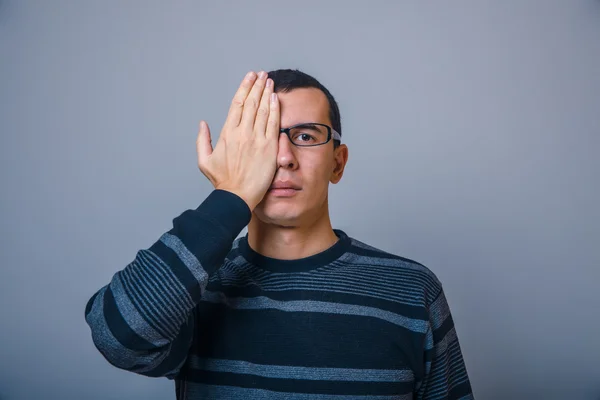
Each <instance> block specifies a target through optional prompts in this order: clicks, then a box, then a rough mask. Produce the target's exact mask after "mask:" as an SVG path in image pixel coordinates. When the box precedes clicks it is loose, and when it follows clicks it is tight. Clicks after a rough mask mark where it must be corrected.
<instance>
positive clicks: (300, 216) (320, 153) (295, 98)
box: [254, 88, 348, 227]
mask: <svg viewBox="0 0 600 400" xmlns="http://www.w3.org/2000/svg"><path fill="white" fill-rule="evenodd" d="M277 96H278V97H279V103H280V107H281V127H282V128H287V127H290V126H292V125H296V124H300V123H306V122H316V123H322V124H326V125H329V126H331V121H330V120H329V103H328V101H327V97H326V96H325V94H324V93H323V92H322V91H320V90H318V89H314V88H302V89H294V90H292V91H290V92H288V93H282V92H279V93H277ZM347 158H348V150H347V147H346V146H345V145H340V146H339V147H338V148H337V149H335V151H334V149H333V139H332V140H331V141H329V142H328V143H327V144H324V145H321V146H314V147H297V146H294V145H293V144H292V143H291V142H290V140H289V138H288V136H287V135H285V134H281V135H280V136H279V152H278V154H277V167H278V169H277V172H276V173H275V179H274V180H273V182H278V181H289V182H292V183H293V184H295V185H297V186H299V187H300V189H299V190H296V191H295V192H294V193H293V194H292V195H291V196H285V195H284V194H282V193H279V192H277V191H268V192H267V193H266V194H265V197H264V198H263V200H262V201H261V203H260V204H259V205H258V206H257V207H256V208H255V210H254V211H255V213H256V216H257V217H258V218H259V219H260V220H261V221H263V222H265V223H269V224H276V225H281V226H290V227H291V226H298V225H300V224H301V223H302V224H303V225H304V224H307V223H308V224H310V223H311V222H313V221H315V220H317V219H319V218H321V217H322V216H323V214H324V213H325V212H326V211H327V194H328V188H329V182H332V183H334V184H335V183H337V182H339V180H340V179H341V178H342V174H343V171H344V166H345V164H346V161H347Z"/></svg>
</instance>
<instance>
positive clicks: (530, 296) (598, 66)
mask: <svg viewBox="0 0 600 400" xmlns="http://www.w3.org/2000/svg"><path fill="white" fill-rule="evenodd" d="M277 68H298V69H300V70H302V71H304V72H306V73H309V74H311V75H313V76H315V77H316V78H317V79H319V80H320V81H321V82H322V83H323V84H324V85H325V86H326V87H328V88H329V89H330V90H331V92H332V93H333V95H334V96H335V97H336V99H337V100H338V102H339V105H340V108H341V115H342V127H343V128H342V131H343V140H344V142H345V143H346V144H347V145H348V146H349V162H348V165H347V168H346V172H345V175H344V177H343V179H342V181H341V182H340V183H339V184H338V185H332V186H331V189H330V208H331V215H332V221H333V224H334V227H336V228H339V229H343V230H345V231H346V232H347V233H348V234H349V235H350V236H352V237H355V238H357V239H359V240H362V241H364V242H366V243H368V244H371V245H373V246H376V247H379V248H381V249H383V250H386V251H389V252H392V253H395V254H398V255H401V256H404V257H408V258H412V259H415V260H417V261H420V262H421V263H423V264H425V265H427V266H428V267H429V268H430V269H431V270H433V271H434V272H435V273H436V274H437V276H438V277H439V278H440V280H441V281H442V282H443V284H444V287H445V290H446V293H447V297H448V299H449V302H450V305H451V309H452V311H453V315H454V319H455V323H456V326H457V331H458V335H459V339H460V341H461V345H462V349H463V354H464V357H465V360H466V363H467V369H468V372H469V374H470V377H471V380H472V385H473V389H474V393H475V396H476V398H478V399H492V400H495V399H568V400H577V399H598V398H599V396H600V367H599V364H598V362H599V360H600V341H599V337H600V321H599V318H600V294H599V293H600V290H598V284H599V281H600V272H599V267H600V256H599V248H600V228H599V226H600V211H599V204H600V188H599V186H600V178H599V177H598V174H599V172H600V161H599V156H598V151H599V149H600V140H599V135H600V1H597V0H569V1H563V0H503V1H480V0H471V1H468V0H462V1H461V0H459V1H452V2H450V1H429V2H426V1H391V0H390V1H253V2H246V1H173V2H166V1H141V0H139V1H133V0H130V1H116V0H112V1H75V0H72V1H59V0H53V1H43V0H38V1H33V0H29V1H17V0H0V101H1V107H0V132H1V144H0V157H1V158H0V167H1V169H0V177H1V186H0V187H1V190H2V192H1V196H0V199H1V200H0V201H1V221H2V223H1V228H0V234H1V237H0V239H1V241H0V250H1V254H0V255H1V262H2V264H1V267H0V268H1V269H0V324H1V329H0V399H2V400H17V399H18V400H21V399H62V400H70V399H89V400H96V399H97V400H100V399H102V400H106V399H149V400H154V399H174V398H175V392H174V384H173V382H172V381H169V380H167V379H164V378H162V379H161V378H159V379H155V378H147V377H143V376H138V375H135V374H133V373H129V372H125V371H121V370H118V369H116V368H114V367H112V366H111V365H110V364H109V363H108V362H107V361H105V360H104V359H103V358H102V356H101V355H100V353H99V352H98V351H97V350H96V349H95V347H94V346H93V344H92V340H91V336H90V331H89V328H88V326H87V325H86V323H85V320H84V308H85V304H86V302H87V300H88V299H89V298H90V296H91V295H92V294H93V293H94V292H95V291H96V290H98V289H99V288H100V287H101V286H103V285H105V284H106V283H108V282H109V280H110V278H111V277H112V275H113V274H114V273H115V272H116V271H118V270H120V269H122V268H124V267H125V265H127V263H129V262H130V261H131V260H133V258H134V257H135V254H136V252H137V250H138V249H141V248H147V247H149V246H150V245H151V244H152V243H153V242H154V241H155V240H157V239H158V238H159V236H160V235H161V234H162V233H163V232H165V231H167V230H168V229H170V227H171V222H172V219H173V218H174V217H176V216H178V215H179V214H180V213H182V212H183V211H185V210H186V209H189V208H195V207H197V205H198V204H200V202H201V201H202V200H203V199H204V198H205V197H206V196H207V195H208V194H209V193H210V191H211V189H212V186H211V185H210V182H209V181H208V180H207V179H206V178H205V177H204V176H203V175H202V174H201V173H200V171H199V170H198V168H197V165H196V149H195V139H196V134H197V126H198V122H199V121H200V120H201V119H206V120H207V121H208V122H209V125H210V127H211V128H212V132H213V138H214V139H215V140H216V138H217V137H218V134H219V132H220V130H221V127H222V123H223V121H224V119H225V116H226V113H227V109H228V106H229V102H230V100H231V97H232V96H233V93H234V92H235V89H236V88H237V86H238V84H239V82H240V80H241V79H242V77H243V75H244V74H245V73H246V72H247V71H248V70H255V71H258V70H260V69H265V70H271V69H277ZM243 233H244V232H243Z"/></svg>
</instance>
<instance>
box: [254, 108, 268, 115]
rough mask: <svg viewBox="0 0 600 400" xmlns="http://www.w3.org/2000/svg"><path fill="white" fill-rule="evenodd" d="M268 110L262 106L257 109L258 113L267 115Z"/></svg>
mask: <svg viewBox="0 0 600 400" xmlns="http://www.w3.org/2000/svg"><path fill="white" fill-rule="evenodd" d="M267 112H268V110H267V109H266V108H265V107H260V108H259V109H258V111H256V113H257V114H258V115H260V116H265V115H267Z"/></svg>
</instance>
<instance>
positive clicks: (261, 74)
mask: <svg viewBox="0 0 600 400" xmlns="http://www.w3.org/2000/svg"><path fill="white" fill-rule="evenodd" d="M258 76H260V79H265V78H266V77H267V73H266V72H265V71H260V74H259V75H258Z"/></svg>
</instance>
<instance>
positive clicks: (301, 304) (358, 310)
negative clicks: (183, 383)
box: [204, 291, 427, 333]
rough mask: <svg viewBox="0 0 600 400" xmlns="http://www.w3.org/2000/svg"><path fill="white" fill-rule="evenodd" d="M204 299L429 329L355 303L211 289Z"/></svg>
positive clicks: (239, 306) (420, 322)
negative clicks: (234, 293)
mask: <svg viewBox="0 0 600 400" xmlns="http://www.w3.org/2000/svg"><path fill="white" fill-rule="evenodd" d="M204 300H206V301H209V302H212V303H222V304H226V305H228V306H229V307H231V308H234V309H257V310H261V309H277V310H281V311H289V312H295V311H304V312H319V313H329V314H346V315H358V316H364V317H374V318H378V319H382V320H384V321H388V322H391V323H392V324H395V325H398V326H402V327H404V328H407V329H410V330H412V331H414V332H420V333H425V332H426V331H427V321H423V320H418V319H412V318H407V317H405V316H403V315H400V314H395V313H392V312H389V311H385V310H380V309H378V308H374V307H367V306H359V305H355V304H343V303H331V302H325V301H314V300H294V301H281V300H273V299H270V298H268V297H265V296H260V297H251V298H246V297H236V298H227V297H226V296H225V295H224V294H223V293H221V292H210V291H206V293H205V296H204Z"/></svg>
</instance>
